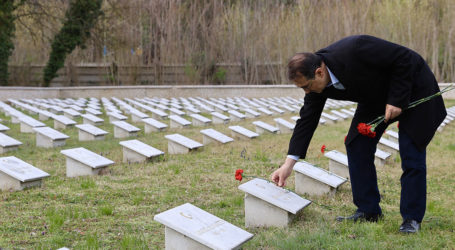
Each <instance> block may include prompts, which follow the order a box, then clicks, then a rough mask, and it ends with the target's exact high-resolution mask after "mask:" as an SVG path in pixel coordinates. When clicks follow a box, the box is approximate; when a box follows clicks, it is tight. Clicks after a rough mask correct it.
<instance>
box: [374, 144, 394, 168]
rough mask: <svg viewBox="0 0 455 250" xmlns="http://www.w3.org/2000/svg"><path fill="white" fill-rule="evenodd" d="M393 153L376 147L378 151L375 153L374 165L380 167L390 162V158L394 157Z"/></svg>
mask: <svg viewBox="0 0 455 250" xmlns="http://www.w3.org/2000/svg"><path fill="white" fill-rule="evenodd" d="M391 156H392V154H390V153H388V152H385V151H382V150H380V149H379V148H377V149H376V152H375V153H374V165H376V166H378V167H382V166H384V165H385V164H387V163H388V162H390V159H392V157H391Z"/></svg>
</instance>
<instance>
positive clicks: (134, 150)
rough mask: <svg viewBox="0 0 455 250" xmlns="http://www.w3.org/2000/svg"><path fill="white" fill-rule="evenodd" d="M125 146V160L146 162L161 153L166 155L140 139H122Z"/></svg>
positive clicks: (126, 161) (121, 143)
mask: <svg viewBox="0 0 455 250" xmlns="http://www.w3.org/2000/svg"><path fill="white" fill-rule="evenodd" d="M120 145H122V146H123V162H125V163H128V162H146V161H150V160H152V159H153V158H156V157H158V156H160V155H164V152H163V151H160V150H158V149H156V148H154V147H152V146H150V145H148V144H145V143H143V142H141V141H138V140H129V141H121V142H120Z"/></svg>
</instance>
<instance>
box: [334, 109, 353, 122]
mask: <svg viewBox="0 0 455 250" xmlns="http://www.w3.org/2000/svg"><path fill="white" fill-rule="evenodd" d="M330 112H331V113H332V114H334V115H335V116H337V117H340V118H341V119H343V120H346V119H348V118H349V116H348V115H347V114H344V113H341V112H340V111H338V110H331V111H330Z"/></svg>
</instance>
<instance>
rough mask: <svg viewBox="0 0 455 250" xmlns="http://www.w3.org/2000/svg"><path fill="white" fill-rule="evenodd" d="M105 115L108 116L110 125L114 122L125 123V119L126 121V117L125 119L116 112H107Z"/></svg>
mask: <svg viewBox="0 0 455 250" xmlns="http://www.w3.org/2000/svg"><path fill="white" fill-rule="evenodd" d="M107 115H108V116H109V122H110V123H112V122H116V121H126V119H128V117H126V116H124V115H122V114H121V113H118V112H108V113H107Z"/></svg>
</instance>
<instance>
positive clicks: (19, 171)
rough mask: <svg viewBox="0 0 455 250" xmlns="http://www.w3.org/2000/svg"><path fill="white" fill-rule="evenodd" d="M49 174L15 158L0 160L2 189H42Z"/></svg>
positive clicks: (2, 158)
mask: <svg viewBox="0 0 455 250" xmlns="http://www.w3.org/2000/svg"><path fill="white" fill-rule="evenodd" d="M48 176H49V174H48V173H46V172H44V171H42V170H41V169H38V168H36V167H34V166H32V165H30V164H28V163H26V162H24V161H22V160H21V159H19V158H16V157H14V156H8V157H1V158H0V189H2V190H5V191H6V190H22V189H24V188H29V187H36V186H38V187H40V186H41V180H42V179H43V178H45V177H48Z"/></svg>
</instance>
